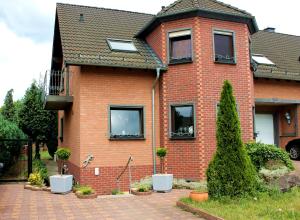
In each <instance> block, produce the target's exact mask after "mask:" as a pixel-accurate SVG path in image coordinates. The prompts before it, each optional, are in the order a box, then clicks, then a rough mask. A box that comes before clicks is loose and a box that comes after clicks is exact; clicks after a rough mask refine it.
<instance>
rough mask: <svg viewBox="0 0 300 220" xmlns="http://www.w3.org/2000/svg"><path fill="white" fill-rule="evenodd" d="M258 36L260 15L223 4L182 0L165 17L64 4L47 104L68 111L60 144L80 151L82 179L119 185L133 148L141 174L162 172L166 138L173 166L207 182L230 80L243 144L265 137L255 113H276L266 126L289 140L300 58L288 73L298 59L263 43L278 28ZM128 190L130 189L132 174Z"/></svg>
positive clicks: (136, 172) (105, 186)
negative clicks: (159, 152)
mask: <svg viewBox="0 0 300 220" xmlns="http://www.w3.org/2000/svg"><path fill="white" fill-rule="evenodd" d="M257 32H258V28H257V25H256V21H255V18H254V17H253V16H252V15H251V14H249V13H247V12H245V11H243V10H240V9H237V8H235V7H233V6H230V5H227V4H224V3H221V2H218V1H215V0H179V1H176V2H174V3H173V4H171V5H170V6H168V7H163V8H162V10H161V11H160V12H159V13H158V14H157V15H149V14H143V13H136V12H128V11H121V10H113V9H105V8H94V7H86V6H77V5H68V4H57V9H56V21H55V30H54V40H53V55H52V66H51V71H50V72H49V73H48V75H47V76H46V79H48V82H49V84H48V87H47V88H46V97H45V108H46V109H55V110H59V139H60V146H66V147H69V148H70V149H71V150H72V156H71V158H70V162H69V169H70V172H71V173H72V174H73V175H74V177H75V180H76V181H79V182H80V183H81V184H88V185H91V186H92V187H93V188H95V189H96V191H97V193H98V194H105V193H110V192H111V190H112V189H113V188H116V177H117V176H118V175H119V173H120V172H121V171H122V170H123V168H124V166H125V164H126V162H127V160H128V158H129V156H132V157H133V162H132V177H133V179H134V180H138V179H140V178H142V177H144V176H147V175H151V174H152V173H155V172H156V168H157V167H158V163H159V161H158V160H157V158H156V156H155V148H156V147H158V146H164V147H166V148H167V149H168V155H167V158H166V164H165V167H166V171H167V172H168V173H172V174H174V176H175V177H177V178H185V179H195V180H199V179H203V178H205V170H206V168H207V166H208V163H209V161H210V160H211V158H212V156H213V154H214V151H215V146H216V138H215V135H216V134H215V132H216V131H215V127H216V126H215V124H216V111H217V107H218V100H219V96H220V90H221V87H222V84H223V81H224V80H226V79H227V80H230V81H231V83H232V84H233V87H234V93H235V96H236V100H237V108H238V111H239V116H240V120H241V128H242V137H243V140H244V141H245V142H247V141H252V140H253V139H254V138H255V129H254V116H255V110H256V112H257V115H256V118H257V120H258V122H257V123H256V124H258V125H259V126H260V125H261V124H264V123H261V121H264V120H269V121H268V123H269V124H268V125H269V127H266V128H265V127H263V126H262V127H259V128H260V129H261V132H260V133H259V134H258V138H260V139H261V140H262V141H266V142H268V141H270V140H272V138H273V143H276V144H278V145H280V146H281V147H285V145H286V144H287V143H288V141H290V140H292V139H295V138H297V137H298V126H297V125H298V120H297V115H298V104H299V103H300V97H298V96H300V95H299V94H300V93H299V92H300V89H298V88H297V87H298V86H297V85H298V84H297V80H298V79H300V68H299V62H298V63H297V64H298V72H297V71H296V72H295V71H294V70H297V64H295V67H296V68H295V69H291V74H290V75H289V72H284V73H279V72H280V71H279V70H282V69H286V68H287V67H286V66H284V65H286V64H289V63H286V62H281V61H280V58H278V57H276V53H277V52H278V51H275V52H274V53H269V50H268V49H267V48H265V47H264V45H265V44H264V41H265V40H266V39H265V38H264V37H266V38H268V37H269V34H270V35H271V33H270V32H264V31H262V32H258V33H257ZM265 33H267V34H266V36H265ZM273 34H274V35H276V33H272V35H273ZM275 38H276V37H275ZM279 38H280V37H279ZM295 39H297V40H298V41H299V37H295ZM251 42H252V44H253V45H254V46H253V51H252V53H253V52H255V54H256V57H254V59H256V61H255V60H254V61H255V62H254V61H253V59H252V58H251V54H250V51H251V48H250V43H251ZM283 42H285V41H283ZM293 42H294V41H293ZM298 52H299V51H298ZM273 55H274V56H275V57H276V58H275V57H274V59H273V57H272V56H273ZM298 55H300V54H298ZM263 56H267V57H268V58H270V59H271V60H272V61H273V62H274V63H273V64H269V63H267V64H265V63H264V62H263V61H264V57H263ZM257 57H258V58H257ZM277 58H278V59H277ZM262 59H263V61H261V60H262ZM259 61H261V62H259ZM277 61H278V63H277ZM281 65H282V66H281ZM265 69H267V72H266V73H265V72H263V70H265ZM286 70H287V71H289V69H286ZM268 71H269V72H268ZM273 71H279V72H278V75H276V74H274V73H273ZM276 73H277V72H276ZM297 74H299V76H298V75H297ZM288 77H289V78H288ZM292 89H293V90H294V92H293V93H292V94H290V93H289V91H291V90H292ZM270 91H271V92H270ZM287 112H288V114H289V116H290V118H291V119H290V120H291V121H290V122H289V123H286V117H285V116H287V114H286V113H287ZM270 115H271V116H272V117H271V118H272V120H271V119H270ZM270 126H272V128H273V130H272V131H271V132H273V136H270V134H269V133H270V132H269V130H270ZM275 130H276V131H275ZM265 131H267V132H265ZM264 132H265V133H264ZM88 155H93V157H94V159H93V160H92V161H91V162H90V163H89V164H88V166H86V167H84V166H83V162H84V161H85V160H86V158H87V157H88ZM95 170H99V173H97V172H95ZM121 186H122V187H123V188H124V189H126V188H128V180H127V177H126V176H125V177H124V178H122V179H121Z"/></svg>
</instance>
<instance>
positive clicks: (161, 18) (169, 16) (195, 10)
mask: <svg viewBox="0 0 300 220" xmlns="http://www.w3.org/2000/svg"><path fill="white" fill-rule="evenodd" d="M195 16H200V17H205V18H210V19H218V20H224V21H232V22H239V23H244V24H247V26H248V28H249V31H250V33H251V34H253V33H255V32H256V31H258V27H257V24H256V20H255V17H254V16H252V15H251V14H250V13H248V12H246V11H244V10H241V9H238V8H236V7H233V6H231V5H228V4H225V3H223V2H220V1H217V0H177V1H175V2H174V3H172V4H170V5H169V6H167V7H163V8H162V10H161V11H160V12H159V13H158V14H157V15H156V16H155V17H153V19H152V20H151V21H150V22H149V23H148V24H147V25H145V27H144V28H143V29H141V30H140V31H139V32H138V33H137V36H139V37H145V36H146V35H147V34H148V33H150V32H151V31H152V30H153V29H155V27H157V26H158V25H159V24H160V23H162V22H165V21H169V20H174V19H180V18H187V17H195Z"/></svg>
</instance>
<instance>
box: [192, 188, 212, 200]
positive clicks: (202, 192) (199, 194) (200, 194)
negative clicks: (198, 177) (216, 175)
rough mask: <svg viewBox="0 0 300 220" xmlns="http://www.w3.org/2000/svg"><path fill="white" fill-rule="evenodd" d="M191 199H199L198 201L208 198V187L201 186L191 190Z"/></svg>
mask: <svg viewBox="0 0 300 220" xmlns="http://www.w3.org/2000/svg"><path fill="white" fill-rule="evenodd" d="M189 197H190V199H192V200H194V201H197V202H203V201H206V200H208V191H207V188H204V187H201V188H199V189H196V190H194V191H192V192H190V196H189Z"/></svg>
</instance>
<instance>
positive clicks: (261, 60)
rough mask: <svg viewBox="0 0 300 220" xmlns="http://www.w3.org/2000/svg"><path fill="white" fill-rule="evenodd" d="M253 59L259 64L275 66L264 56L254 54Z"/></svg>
mask: <svg viewBox="0 0 300 220" xmlns="http://www.w3.org/2000/svg"><path fill="white" fill-rule="evenodd" d="M252 59H253V60H254V61H255V62H256V63H258V64H265V65H273V66H274V65H275V64H274V63H273V62H272V61H271V60H269V59H268V58H267V57H265V56H264V55H259V54H254V55H252Z"/></svg>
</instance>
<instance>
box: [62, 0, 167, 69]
mask: <svg viewBox="0 0 300 220" xmlns="http://www.w3.org/2000/svg"><path fill="white" fill-rule="evenodd" d="M80 14H82V15H83V19H84V21H82V22H81V21H79V18H80ZM152 17H153V15H150V14H143V13H136V12H128V11H121V10H113V9H105V8H96V7H87V6H79V5H70V4H61V3H58V4H57V18H58V24H59V31H60V35H61V42H62V50H63V57H64V60H65V61H66V63H69V64H83V65H99V66H116V67H129V68H143V69H155V68H157V67H159V66H162V63H161V61H160V60H159V58H158V57H157V56H156V55H155V54H154V52H153V51H152V49H151V48H150V47H149V45H148V44H147V43H146V42H145V41H144V40H141V39H137V38H134V35H135V34H136V33H137V32H138V31H139V30H140V29H141V28H142V27H143V26H144V24H145V23H147V22H149V20H151V19H152ZM107 38H114V39H124V40H133V42H134V44H135V46H136V48H137V49H138V52H134V53H128V52H116V51H111V50H110V48H109V46H108V44H107V41H106V39H107Z"/></svg>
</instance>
